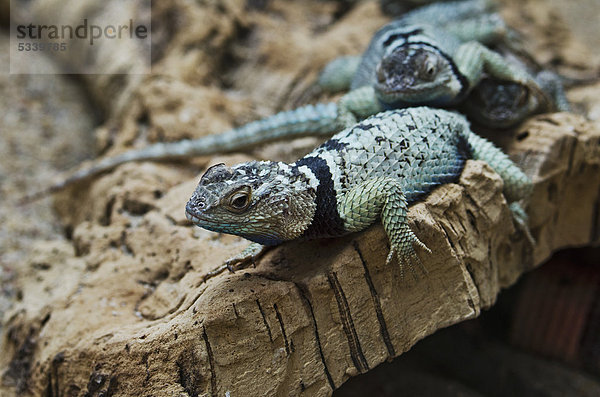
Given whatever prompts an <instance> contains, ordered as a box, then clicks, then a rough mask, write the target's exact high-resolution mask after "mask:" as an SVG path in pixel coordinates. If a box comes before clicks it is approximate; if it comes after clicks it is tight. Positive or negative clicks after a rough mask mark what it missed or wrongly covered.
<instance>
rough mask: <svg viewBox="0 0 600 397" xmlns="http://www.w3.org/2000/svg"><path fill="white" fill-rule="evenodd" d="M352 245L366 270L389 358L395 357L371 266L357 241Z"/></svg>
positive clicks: (366, 277)
mask: <svg viewBox="0 0 600 397" xmlns="http://www.w3.org/2000/svg"><path fill="white" fill-rule="evenodd" d="M352 245H353V247H354V250H355V251H356V253H357V254H358V257H359V258H360V261H361V263H362V265H363V269H364V270H365V280H366V282H367V285H368V286H369V291H370V292H371V298H373V306H374V307H375V314H376V315H377V321H378V322H379V332H380V333H381V338H382V339H383V343H384V344H385V347H386V349H387V352H388V356H389V358H393V357H395V356H396V349H394V345H393V343H392V340H391V338H390V334H389V332H388V329H387V323H386V321H385V317H384V316H383V311H382V310H381V301H380V300H379V294H378V293H377V290H376V289H375V285H374V284H373V279H372V278H371V274H370V273H369V268H368V266H367V261H366V260H365V258H364V257H363V254H362V252H361V251H360V248H359V246H358V242H357V241H353V242H352Z"/></svg>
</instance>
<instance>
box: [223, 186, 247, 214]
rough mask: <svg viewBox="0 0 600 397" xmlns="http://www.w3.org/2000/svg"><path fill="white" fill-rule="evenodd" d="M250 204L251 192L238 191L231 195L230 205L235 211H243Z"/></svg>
mask: <svg viewBox="0 0 600 397" xmlns="http://www.w3.org/2000/svg"><path fill="white" fill-rule="evenodd" d="M248 205H250V192H248V191H238V192H236V193H234V194H232V195H231V197H230V198H229V200H228V207H229V208H230V209H231V210H233V211H243V210H245V209H246V208H248Z"/></svg>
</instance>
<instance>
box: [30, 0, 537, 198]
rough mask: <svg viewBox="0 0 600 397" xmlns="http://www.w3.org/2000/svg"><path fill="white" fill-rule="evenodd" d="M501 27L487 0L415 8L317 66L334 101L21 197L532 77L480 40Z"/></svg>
mask: <svg viewBox="0 0 600 397" xmlns="http://www.w3.org/2000/svg"><path fill="white" fill-rule="evenodd" d="M505 34H506V28H505V25H504V23H503V21H502V20H501V19H500V17H499V16H498V15H497V14H496V13H494V12H493V7H492V3H491V2H490V1H485V0H468V1H460V2H447V3H443V4H433V5H430V6H425V7H422V8H418V9H415V10H413V11H411V12H410V13H407V14H405V16H403V17H402V18H401V19H399V20H397V21H394V22H392V23H390V24H388V25H386V26H385V27H383V28H382V29H381V30H380V31H379V32H377V34H376V35H375V36H374V38H373V40H372V41H371V44H370V45H369V47H368V49H367V50H366V52H365V53H364V55H363V56H362V58H360V59H358V58H355V57H354V58H353V57H346V58H345V60H340V61H334V62H333V63H332V64H331V65H329V66H328V67H327V68H326V69H325V71H324V73H323V75H322V76H321V78H320V80H319V82H320V84H321V85H323V86H326V87H329V88H332V89H336V90H339V89H343V88H348V87H351V88H352V90H351V91H350V92H349V93H348V94H346V95H345V96H343V97H342V98H341V99H340V101H339V102H338V103H337V104H335V103H329V104H319V105H307V106H304V107H301V108H298V109H295V110H291V111H285V112H281V113H278V114H276V115H274V116H271V117H267V118H265V119H263V120H259V121H255V122H252V123H249V124H247V125H245V126H242V127H240V128H238V129H234V130H230V131H227V132H225V133H223V134H220V135H209V136H206V137H203V138H199V139H196V140H183V141H179V142H174V143H157V144H154V145H151V146H148V147H146V148H143V149H139V150H133V151H129V152H125V153H123V154H121V155H118V156H115V157H109V158H105V159H103V160H101V161H99V162H96V163H95V164H93V165H91V166H90V167H85V168H81V169H79V170H77V171H76V172H74V173H72V174H71V175H70V176H68V177H66V178H63V179H62V180H61V181H59V182H58V183H55V184H53V185H52V186H50V187H49V188H48V189H46V190H45V191H42V192H37V193H34V194H33V195H31V196H29V197H27V198H26V200H29V199H35V198H38V197H42V196H43V195H44V194H47V193H51V192H55V191H58V190H61V189H63V188H64V187H66V186H68V185H70V184H72V183H74V182H77V181H80V180H83V179H86V178H89V177H91V176H94V175H96V174H99V173H101V172H105V171H108V170H110V169H112V168H114V167H116V166H118V165H120V164H123V163H126V162H131V161H141V160H164V159H180V158H188V157H193V156H198V155H206V154H214V153H219V152H221V153H223V152H230V151H236V150H246V149H248V148H250V147H252V146H254V145H257V144H261V143H266V142H269V141H273V140H277V139H282V138H286V139H291V138H294V137H299V136H305V135H324V136H328V135H331V134H333V133H335V132H337V131H339V130H341V129H343V128H346V127H349V126H351V125H353V124H355V123H356V122H357V121H359V120H362V119H364V118H365V117H368V116H370V115H373V114H376V113H378V112H380V111H383V110H385V109H394V108H402V107H406V106H414V105H420V104H427V105H431V106H449V105H453V104H456V103H457V102H459V101H461V100H462V99H464V97H465V96H466V95H467V94H468V92H469V91H470V90H471V89H472V88H473V87H474V86H476V85H477V83H478V82H479V81H480V79H481V78H482V77H483V72H485V73H486V74H487V75H489V76H491V77H494V78H498V79H503V80H506V81H512V82H515V83H517V84H521V85H530V84H532V83H531V81H532V80H531V79H529V78H528V77H527V74H526V73H523V72H522V71H520V69H519V68H517V67H514V66H512V65H510V64H507V63H505V62H504V60H503V58H502V57H500V56H499V55H498V54H496V53H494V52H492V51H490V50H488V49H487V48H486V47H484V46H483V44H481V43H491V42H495V41H498V40H500V39H501V38H502V37H503V36H504V35H505Z"/></svg>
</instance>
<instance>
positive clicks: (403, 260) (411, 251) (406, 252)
mask: <svg viewBox="0 0 600 397" xmlns="http://www.w3.org/2000/svg"><path fill="white" fill-rule="evenodd" d="M407 237H408V239H405V240H403V241H402V242H401V243H400V244H397V245H396V246H394V245H393V246H392V248H391V249H390V252H389V254H388V257H387V260H386V265H389V264H390V263H391V262H392V260H393V259H394V257H396V258H397V259H398V264H399V265H400V277H401V278H402V280H404V267H405V266H407V267H408V268H409V270H410V272H411V274H412V275H413V278H414V279H415V281H418V280H419V276H418V274H417V271H416V270H415V268H416V267H418V268H419V269H421V271H422V273H423V274H425V275H427V274H428V273H429V272H428V271H427V268H426V267H425V266H424V265H423V262H421V259H419V256H418V255H417V251H416V250H415V247H414V246H415V245H416V246H418V247H420V248H422V249H424V250H425V251H427V252H428V253H430V254H431V250H430V249H429V248H428V247H427V246H426V245H425V244H424V243H423V242H422V241H421V240H419V239H418V238H417V236H415V235H414V234H413V233H412V232H410V234H409V235H408V236H407Z"/></svg>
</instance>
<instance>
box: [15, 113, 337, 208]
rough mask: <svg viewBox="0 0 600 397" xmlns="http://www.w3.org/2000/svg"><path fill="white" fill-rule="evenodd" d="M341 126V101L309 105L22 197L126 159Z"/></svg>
mask: <svg viewBox="0 0 600 397" xmlns="http://www.w3.org/2000/svg"><path fill="white" fill-rule="evenodd" d="M341 127H342V126H341V125H340V124H339V122H338V106H337V104H335V103H320V104H317V105H306V106H303V107H300V108H297V109H294V110H289V111H285V112H280V113H277V114H276V115H274V116H270V117H267V118H264V119H261V120H257V121H253V122H251V123H248V124H246V125H243V126H241V127H239V128H235V129H231V130H229V131H226V132H224V133H221V134H214V135H207V136H204V137H202V138H198V139H194V140H183V141H178V142H166V143H155V144H153V145H150V146H148V147H145V148H142V149H135V150H130V151H127V152H124V153H122V154H119V155H116V156H114V157H106V158H103V159H101V160H98V161H96V162H94V163H93V164H92V165H90V166H88V167H83V168H80V169H78V170H76V171H75V172H73V173H71V174H70V175H68V176H67V177H65V178H64V179H62V180H61V181H59V182H57V183H54V184H52V185H51V186H49V187H47V188H45V189H43V190H41V191H38V192H35V193H33V194H29V195H27V196H25V197H24V198H22V200H21V201H22V202H31V201H34V200H37V199H40V198H42V197H44V196H46V195H48V194H51V193H55V192H58V191H60V190H62V189H64V188H65V187H67V186H70V185H72V184H74V183H77V182H79V181H83V180H85V179H88V178H91V177H93V176H95V175H98V174H100V173H103V172H107V171H110V170H111V169H113V168H115V167H116V166H118V165H121V164H124V163H129V162H133V161H145V160H175V159H184V158H189V157H194V156H200V155H208V154H215V153H226V152H233V151H236V150H246V149H248V148H250V147H252V146H255V145H258V144H263V143H266V142H271V141H275V140H278V139H285V138H296V137H301V136H308V135H328V134H333V133H334V132H337V130H338V129H340V128H341Z"/></svg>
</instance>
